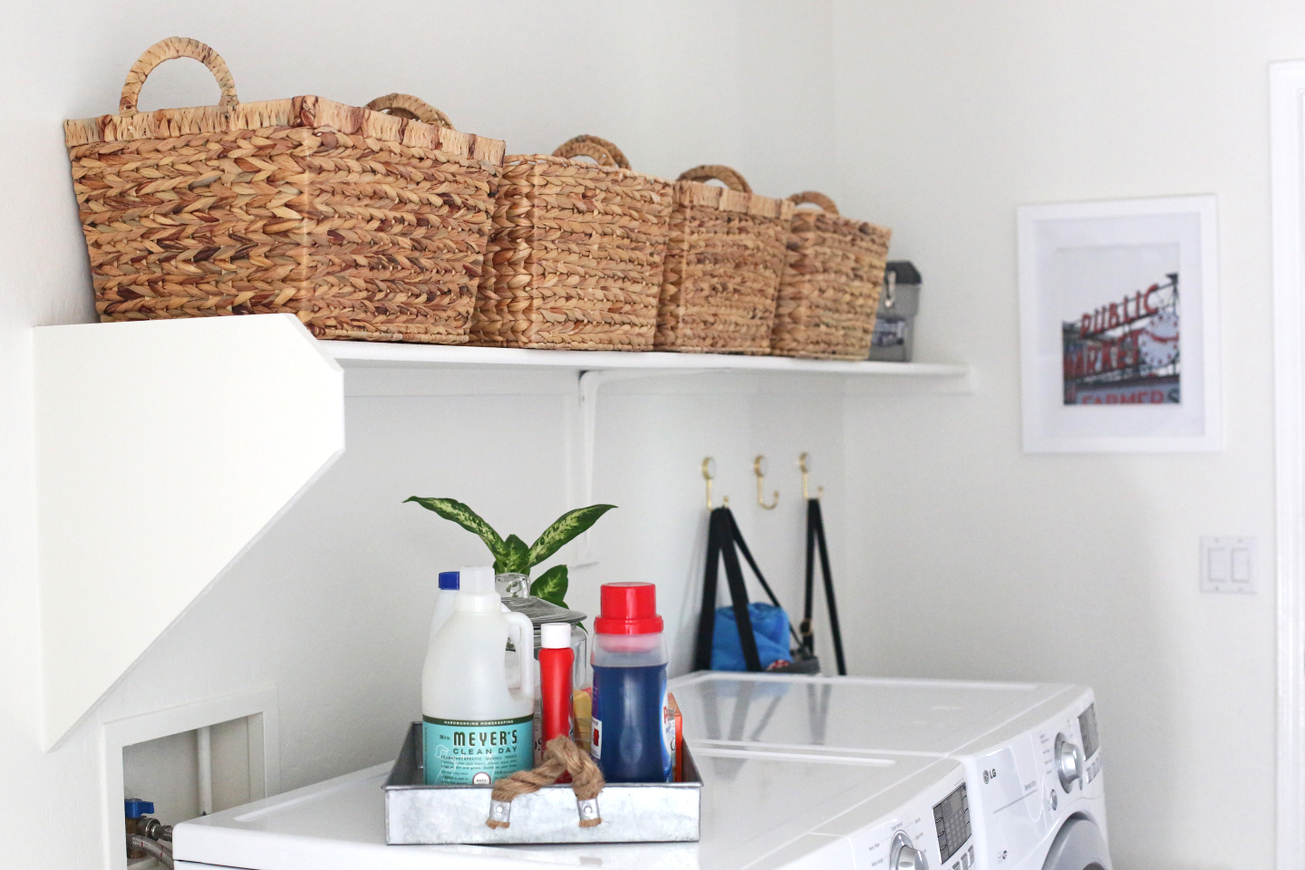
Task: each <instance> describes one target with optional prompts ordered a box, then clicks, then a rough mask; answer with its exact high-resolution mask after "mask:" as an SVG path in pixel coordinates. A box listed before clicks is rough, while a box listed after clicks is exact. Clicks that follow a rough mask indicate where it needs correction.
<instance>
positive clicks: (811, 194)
mask: <svg viewBox="0 0 1305 870" xmlns="http://www.w3.org/2000/svg"><path fill="white" fill-rule="evenodd" d="M788 201H789V202H792V203H796V204H798V205H802V204H803V203H811V204H812V205H814V206H819V207H820V210H821V211H824V212H828V213H829V214H832V215H837V214H838V206H836V205H834V201H833V200H832V199H830V198H829V197H827V196H825V195H824V194H823V193H820V192H819V191H815V190H804V191H802V192H801V193H795V194H793V195H792V196H790V197H789V198H788Z"/></svg>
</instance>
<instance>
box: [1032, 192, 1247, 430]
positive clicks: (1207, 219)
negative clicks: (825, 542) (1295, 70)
mask: <svg viewBox="0 0 1305 870" xmlns="http://www.w3.org/2000/svg"><path fill="white" fill-rule="evenodd" d="M1017 217H1018V219H1017V223H1018V231H1019V287H1020V376H1021V377H1020V381H1021V400H1022V402H1021V409H1022V418H1023V434H1024V451H1025V452H1026V453H1144V452H1183V451H1217V450H1222V449H1223V406H1222V397H1223V394H1222V384H1221V371H1220V348H1219V293H1218V279H1219V269H1218V235H1217V219H1218V213H1217V203H1216V199H1215V197H1214V196H1212V195H1209V196H1174V197H1162V198H1154V199H1127V200H1115V201H1110V202H1078V203H1060V204H1052V205H1028V206H1021V207H1020V208H1019V209H1018V216H1017Z"/></svg>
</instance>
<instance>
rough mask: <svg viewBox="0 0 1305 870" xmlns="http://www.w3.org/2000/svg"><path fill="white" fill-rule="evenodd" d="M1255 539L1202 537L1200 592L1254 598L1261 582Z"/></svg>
mask: <svg viewBox="0 0 1305 870" xmlns="http://www.w3.org/2000/svg"><path fill="white" fill-rule="evenodd" d="M1255 550H1256V547H1255V538H1253V537H1244V538H1234V537H1228V536H1215V535H1202V536H1201V591H1202V592H1234V593H1241V594H1243V595H1249V594H1253V593H1254V592H1255V584H1256V581H1257V580H1258V579H1259V577H1258V572H1259V564H1258V563H1259V559H1258V558H1257V556H1256V552H1255Z"/></svg>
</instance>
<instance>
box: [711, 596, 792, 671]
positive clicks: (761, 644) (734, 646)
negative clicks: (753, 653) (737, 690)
mask: <svg viewBox="0 0 1305 870" xmlns="http://www.w3.org/2000/svg"><path fill="white" fill-rule="evenodd" d="M748 616H749V617H750V619H751V621H752V633H753V635H754V636H755V637H756V638H757V657H758V658H759V659H760V660H761V667H762V669H764V670H771V669H773V668H774V667H775V663H776V662H778V661H784V662H791V661H792V660H793V657H792V656H791V655H790V654H789V651H788V631H789V626H788V614H787V613H785V612H784V609H783V608H782V607H776V606H775V605H773V604H763V603H762V602H760V601H753V602H751V603H749V604H748ZM711 669H712V670H713V671H746V670H747V669H748V665H747V661H746V660H745V659H744V657H743V643H742V641H741V640H740V639H739V623H738V620H737V619H736V618H735V616H734V608H733V607H718V608H716V625H715V630H714V631H713V632H712V638H711Z"/></svg>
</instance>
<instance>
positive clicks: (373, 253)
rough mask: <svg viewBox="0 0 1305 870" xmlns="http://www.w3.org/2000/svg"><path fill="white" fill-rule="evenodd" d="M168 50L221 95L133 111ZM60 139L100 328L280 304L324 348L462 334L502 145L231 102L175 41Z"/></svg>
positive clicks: (153, 53) (453, 339) (300, 100)
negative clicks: (111, 108) (116, 102)
mask: <svg viewBox="0 0 1305 870" xmlns="http://www.w3.org/2000/svg"><path fill="white" fill-rule="evenodd" d="M177 57H191V58H194V59H196V60H199V61H201V62H202V63H203V64H204V65H205V66H207V67H208V68H209V70H210V71H212V73H213V75H214V76H215V77H216V78H217V81H218V85H219V87H220V88H221V91H222V100H221V103H220V104H219V105H217V106H204V107H199V108H186V109H166V110H161V111H157V112H148V113H145V112H138V111H137V109H136V99H137V95H138V94H139V92H140V88H141V85H142V84H143V83H144V81H145V77H146V76H148V75H149V74H150V71H151V70H153V69H154V68H155V67H156V66H158V64H160V63H162V62H163V61H165V60H169V59H172V58H177ZM64 134H65V138H66V141H67V145H68V154H69V157H70V159H71V161H72V174H73V186H74V189H75V191H76V194H77V202H78V205H79V207H80V211H81V219H82V227H83V230H84V232H85V235H86V245H87V248H88V249H89V251H90V257H91V273H92V276H93V278H94V282H95V296H96V309H97V310H98V311H99V313H100V317H101V319H103V320H140V319H147V318H160V317H190V316H197V315H217V314H261V313H270V312H278V311H289V312H293V313H294V314H296V315H297V316H298V317H299V319H300V320H302V321H303V322H304V323H305V324H306V325H307V326H308V328H309V329H311V330H312V331H313V332H314V333H315V334H316V335H318V336H320V337H323V338H362V339H379V340H388V341H420V342H433V343H441V344H462V343H465V342H466V341H467V335H468V329H469V327H470V322H471V312H472V308H473V306H474V302H475V290H476V285H477V284H478V283H479V280H480V269H481V261H482V258H483V256H484V251H485V243H486V241H487V239H488V236H489V229H490V216H491V211H492V207H493V201H494V192H495V186H496V184H497V178H498V172H499V167H500V165H501V163H502V159H503V143H502V142H499V141H496V140H494V139H484V138H480V137H476V136H472V135H469V134H466V133H461V132H458V131H457V130H454V129H452V128H451V127H448V126H436V125H432V124H426V123H421V122H418V121H413V120H409V119H408V118H405V117H399V116H397V115H389V114H383V113H381V112H378V111H370V110H367V109H361V108H356V107H353V106H346V105H343V104H340V103H334V102H331V101H329V100H323V99H320V98H318V97H313V96H304V97H295V98H293V99H287V100H272V101H268V102H261V103H240V102H239V101H238V100H237V98H236V89H235V85H234V84H233V83H232V80H231V75H230V73H229V72H228V71H227V67H226V64H225V63H224V62H223V61H222V58H220V57H219V56H218V55H217V53H216V52H214V51H213V50H212V49H211V48H209V47H208V46H206V45H204V44H203V43H200V42H196V41H195V40H193V39H183V38H179V37H173V38H170V39H165V40H163V41H162V42H160V43H158V44H157V45H154V46H152V47H151V48H150V49H149V50H148V51H146V52H145V53H144V54H143V55H141V57H140V59H139V60H138V61H136V64H135V66H133V67H132V69H131V72H130V73H128V75H127V82H126V85H125V86H124V87H123V90H122V101H121V103H120V114H118V115H105V116H102V117H99V118H91V119H88V120H83V121H68V122H66V123H65V124H64Z"/></svg>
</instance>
